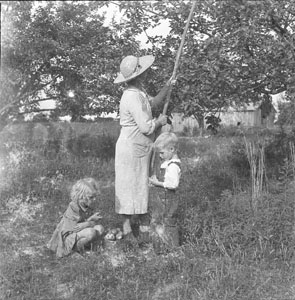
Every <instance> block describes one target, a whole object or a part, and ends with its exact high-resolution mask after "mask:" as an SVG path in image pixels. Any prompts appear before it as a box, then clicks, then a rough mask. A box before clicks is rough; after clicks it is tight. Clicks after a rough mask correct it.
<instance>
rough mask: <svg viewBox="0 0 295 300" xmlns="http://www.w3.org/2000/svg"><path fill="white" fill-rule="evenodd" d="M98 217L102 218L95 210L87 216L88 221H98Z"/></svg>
mask: <svg viewBox="0 0 295 300" xmlns="http://www.w3.org/2000/svg"><path fill="white" fill-rule="evenodd" d="M99 219H102V216H101V214H100V212H96V213H94V214H93V215H92V216H90V217H89V218H88V221H98V220H99Z"/></svg>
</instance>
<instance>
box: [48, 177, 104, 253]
mask: <svg viewBox="0 0 295 300" xmlns="http://www.w3.org/2000/svg"><path fill="white" fill-rule="evenodd" d="M99 193H100V190H99V186H98V182H97V181H95V180H94V179H93V178H84V179H80V180H78V181H77V182H76V183H75V184H74V185H73V187H72V189H71V195H70V196H71V202H70V203H69V205H68V208H67V210H66V211H65V213H64V214H63V216H62V219H61V221H60V222H59V224H58V225H57V227H56V229H55V231H54V233H53V235H52V237H51V239H50V241H49V242H48V244H47V247H48V248H49V249H50V250H52V251H54V252H55V254H56V256H57V257H63V256H67V255H69V254H71V253H72V252H73V251H76V252H79V253H83V252H84V250H85V246H92V245H93V243H94V242H95V241H97V240H98V239H99V238H100V237H101V235H102V234H103V232H104V228H103V226H102V225H96V223H97V221H98V220H99V219H101V218H102V217H101V216H100V214H99V213H98V212H96V213H94V214H93V215H91V216H89V215H90V212H91V206H92V204H93V203H94V201H95V200H96V196H97V195H98V194H99Z"/></svg>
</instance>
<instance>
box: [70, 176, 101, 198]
mask: <svg viewBox="0 0 295 300" xmlns="http://www.w3.org/2000/svg"><path fill="white" fill-rule="evenodd" d="M99 193H100V187H99V183H98V181H96V180H95V179H94V178H91V177H89V178H83V179H80V180H78V181H77V182H76V183H75V184H74V185H73V187H72V189H71V200H74V201H78V200H81V199H85V198H87V197H89V196H93V195H96V194H99Z"/></svg>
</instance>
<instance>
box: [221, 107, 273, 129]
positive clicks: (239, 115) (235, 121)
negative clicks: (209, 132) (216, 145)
mask: <svg viewBox="0 0 295 300" xmlns="http://www.w3.org/2000/svg"><path fill="white" fill-rule="evenodd" d="M276 113H277V111H276V109H275V107H274V106H273V105H272V104H271V103H258V104H253V103H250V104H245V105H244V106H241V107H229V108H228V109H226V110H222V111H221V112H220V114H219V118H220V119H221V123H220V124H221V125H224V126H228V125H236V126H237V125H242V126H246V127H272V126H273V125H274V122H275V118H276Z"/></svg>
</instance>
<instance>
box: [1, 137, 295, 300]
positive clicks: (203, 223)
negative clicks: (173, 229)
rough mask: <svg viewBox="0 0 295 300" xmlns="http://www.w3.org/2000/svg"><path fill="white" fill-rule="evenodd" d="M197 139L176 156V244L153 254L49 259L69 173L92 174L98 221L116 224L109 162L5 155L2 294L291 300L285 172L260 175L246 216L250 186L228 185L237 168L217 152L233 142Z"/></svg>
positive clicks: (289, 192)
mask: <svg viewBox="0 0 295 300" xmlns="http://www.w3.org/2000/svg"><path fill="white" fill-rule="evenodd" d="M200 141H203V142H204V144H203V145H201V144H197V143H200ZM200 141H197V143H195V142H194V143H191V142H190V141H185V143H187V148H186V149H187V152H189V153H191V158H193V156H200V157H201V159H200V160H199V161H197V163H196V164H193V165H192V164H190V161H188V162H186V160H185V159H183V161H184V164H187V165H185V166H184V167H183V178H182V188H181V207H180V211H179V218H178V219H179V223H180V224H179V225H180V228H181V236H182V246H181V247H180V248H179V249H177V250H175V251H172V252H170V253H168V254H167V255H160V256H157V255H155V254H153V253H149V254H146V253H144V252H128V253H121V252H117V251H113V252H112V251H111V252H107V251H100V252H96V253H93V254H92V255H89V256H86V257H84V258H81V257H79V256H78V257H77V256H70V257H67V258H65V259H62V260H57V259H56V258H55V257H54V256H53V255H52V253H50V252H48V251H47V250H46V249H45V247H44V245H45V244H46V242H47V241H48V239H49V238H50V235H51V234H52V232H53V230H54V227H55V225H56V223H57V221H58V219H59V217H60V216H61V214H62V213H63V211H64V209H65V208H66V206H67V204H68V201H69V200H68V192H67V190H68V189H69V187H70V185H71V183H72V182H73V181H74V180H76V179H77V178H80V177H83V176H86V175H87V176H88V175H91V176H93V177H96V178H98V179H99V180H100V181H101V182H102V183H103V186H104V188H103V194H102V199H101V202H100V203H99V204H97V205H98V208H99V209H100V210H101V211H102V213H103V216H104V220H103V225H104V226H106V227H108V226H110V227H112V226H115V227H117V225H119V224H120V222H119V220H118V219H117V216H116V215H115V214H114V213H113V212H114V207H113V205H114V201H113V199H114V186H113V178H114V166H113V163H114V162H113V160H109V161H105V160H101V159H98V158H95V157H79V158H77V157H75V156H72V155H71V154H68V153H63V154H60V155H58V156H57V157H56V158H55V159H52V158H50V159H44V158H42V159H39V157H40V156H39V155H40V154H39V153H38V151H36V150H30V149H24V151H23V152H22V151H21V153H20V155H22V156H21V157H22V158H21V160H20V161H19V163H14V164H12V162H11V160H10V159H7V160H6V163H7V166H8V168H6V177H5V178H6V179H5V182H2V183H1V184H2V185H1V196H2V197H1V199H2V200H1V201H2V202H1V205H2V208H3V209H4V210H3V215H4V212H5V218H4V217H3V218H2V220H3V226H2V227H1V229H0V232H1V234H0V239H1V241H0V247H1V253H0V255H1V260H0V262H1V263H0V264H1V266H0V270H1V283H0V287H1V288H0V295H1V296H2V298H3V299H14V300H24V299H28V300H29V299H33V300H34V299H36V300H42V299H43V300H49V299H51V300H59V299H73V300H78V299H79V300H84V299H85V300H86V299H87V300H89V299H93V300H96V299H111V300H112V299H113V300H115V299H120V300H121V299H122V300H127V299H128V300H133V299H134V300H135V299H140V300H141V299H142V300H145V299H147V300H149V299H163V300H164V299H165V300H166V299H172V300H176V299H204V300H209V299H212V300H213V299H214V300H215V299H232V300H240V299H245V300H246V299H282V300H287V299H290V300H291V299H293V297H294V295H293V293H292V279H293V271H294V265H293V262H292V259H293V248H294V236H293V224H294V204H293V195H294V188H295V187H294V185H293V181H292V180H290V176H289V175H288V174H289V173H288V172H287V173H285V177H284V179H282V180H281V181H275V180H274V181H272V182H269V187H270V188H269V189H268V191H267V192H266V191H264V192H263V193H261V194H260V195H259V201H258V202H257V203H258V205H257V213H256V214H255V215H253V214H252V212H251V207H250V197H251V193H250V186H249V185H243V186H242V188H239V189H237V188H236V185H235V182H237V181H238V180H239V178H238V173H237V172H236V171H235V170H234V169H233V168H232V164H231V157H230V156H228V155H226V154H228V153H230V150H231V149H230V147H232V145H233V144H232V142H230V143H229V142H228V143H226V139H224V138H221V139H220V140H216V139H215V140H213V139H212V140H210V139H204V140H201V139H200ZM219 142H222V144H221V143H220V144H218V143H219ZM210 144H211V147H210ZM218 145H219V146H218ZM215 149H218V151H215ZM241 157H242V156H241ZM243 159H244V158H243ZM281 170H282V171H283V169H282V168H281ZM244 174H246V173H243V176H244ZM243 178H244V177H243ZM243 180H244V179H243ZM248 180H249V177H248ZM243 182H244V181H243Z"/></svg>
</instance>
